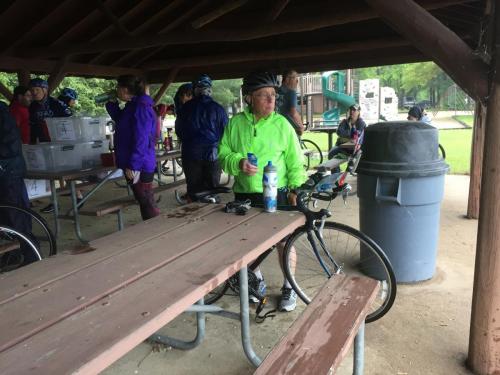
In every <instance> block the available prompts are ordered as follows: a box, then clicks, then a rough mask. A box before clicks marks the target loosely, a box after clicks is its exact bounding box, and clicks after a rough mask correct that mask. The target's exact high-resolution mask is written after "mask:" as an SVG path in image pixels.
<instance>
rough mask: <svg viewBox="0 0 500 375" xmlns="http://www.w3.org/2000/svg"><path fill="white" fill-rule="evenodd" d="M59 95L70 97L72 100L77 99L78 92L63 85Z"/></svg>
mask: <svg viewBox="0 0 500 375" xmlns="http://www.w3.org/2000/svg"><path fill="white" fill-rule="evenodd" d="M59 96H60V97H63V98H68V99H72V100H77V99H78V94H77V93H76V91H75V90H73V89H70V88H69V87H65V88H64V89H63V90H62V91H61V95H59Z"/></svg>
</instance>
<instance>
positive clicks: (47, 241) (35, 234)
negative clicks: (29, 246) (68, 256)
mask: <svg viewBox="0 0 500 375" xmlns="http://www.w3.org/2000/svg"><path fill="white" fill-rule="evenodd" d="M0 211H1V212H2V213H3V214H7V216H10V215H13V214H16V215H25V216H26V220H27V221H29V222H30V223H31V233H24V234H25V235H27V236H28V237H31V238H32V239H33V240H34V241H35V243H37V247H38V251H39V252H40V254H41V256H42V258H46V257H48V256H51V255H55V254H56V253H57V243H56V238H55V236H54V234H53V233H52V231H51V230H50V228H49V225H48V224H47V222H46V221H45V219H44V218H43V217H42V216H40V214H38V213H37V212H35V211H33V210H32V209H30V208H23V207H19V206H11V205H0Z"/></svg>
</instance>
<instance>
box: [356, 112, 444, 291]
mask: <svg viewBox="0 0 500 375" xmlns="http://www.w3.org/2000/svg"><path fill="white" fill-rule="evenodd" d="M438 145H439V142H438V131H437V129H435V128H433V127H432V126H430V125H427V124H424V123H422V122H407V121H405V122H384V123H378V124H374V125H371V126H369V127H367V128H366V130H365V135H364V142H363V157H362V159H361V161H360V163H359V166H358V169H357V173H358V197H359V219H360V229H361V231H362V232H363V233H365V234H367V235H368V236H370V237H371V238H372V239H373V240H375V242H377V243H378V244H379V245H380V247H381V248H382V249H383V250H384V252H385V253H386V254H387V256H388V257H389V259H390V260H391V263H392V266H393V268H394V272H395V274H396V280H397V282H403V283H412V282H417V281H422V280H427V279H430V278H432V276H433V275H434V272H435V268H436V254H437V243H438V234H439V211H440V204H441V201H442V198H443V192H444V176H445V174H446V172H447V171H448V169H449V167H448V165H447V164H446V163H445V162H444V160H443V159H442V158H441V157H440V156H439V154H438ZM375 276H376V275H375Z"/></svg>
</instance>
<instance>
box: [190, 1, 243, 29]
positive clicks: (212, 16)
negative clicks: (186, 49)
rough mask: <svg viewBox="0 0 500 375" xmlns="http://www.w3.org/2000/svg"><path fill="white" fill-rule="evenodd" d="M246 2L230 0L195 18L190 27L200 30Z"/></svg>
mask: <svg viewBox="0 0 500 375" xmlns="http://www.w3.org/2000/svg"><path fill="white" fill-rule="evenodd" d="M247 1H248V0H231V1H228V2H226V3H225V4H223V5H222V6H220V7H219V8H217V9H214V10H213V11H211V12H209V13H207V14H205V15H203V16H201V17H200V18H197V19H196V20H194V21H193V22H191V26H193V28H194V29H201V28H202V27H203V26H205V25H208V24H209V23H210V22H213V21H215V20H216V19H218V18H220V17H222V16H224V15H226V14H227V13H229V12H232V11H233V10H235V9H238V8H239V7H241V6H243V5H244V4H245V3H246V2H247Z"/></svg>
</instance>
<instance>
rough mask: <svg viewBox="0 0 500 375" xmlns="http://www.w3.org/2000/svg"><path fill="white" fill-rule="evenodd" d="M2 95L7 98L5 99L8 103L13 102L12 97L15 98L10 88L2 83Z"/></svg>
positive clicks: (0, 83) (0, 92)
mask: <svg viewBox="0 0 500 375" xmlns="http://www.w3.org/2000/svg"><path fill="white" fill-rule="evenodd" d="M0 94H2V95H3V96H5V98H6V99H7V100H8V101H11V100H12V96H13V94H12V91H10V90H9V88H8V87H7V86H5V85H4V84H3V83H2V82H0Z"/></svg>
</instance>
